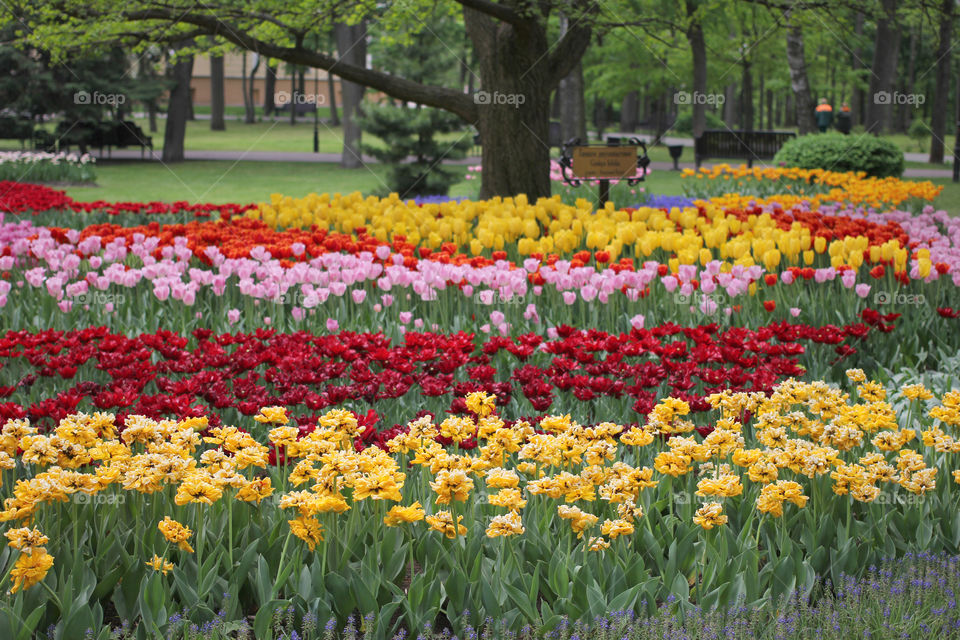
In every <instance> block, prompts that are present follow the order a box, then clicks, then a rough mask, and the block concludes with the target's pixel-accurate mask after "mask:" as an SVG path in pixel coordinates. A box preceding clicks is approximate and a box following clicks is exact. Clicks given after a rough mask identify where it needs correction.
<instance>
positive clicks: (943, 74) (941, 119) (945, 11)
mask: <svg viewBox="0 0 960 640" xmlns="http://www.w3.org/2000/svg"><path fill="white" fill-rule="evenodd" d="M954 11H955V9H954V0H943V4H942V5H941V6H940V40H939V42H938V43H937V70H936V74H935V76H936V80H937V84H936V86H935V87H934V91H933V105H932V113H931V116H930V131H931V139H930V162H937V163H942V162H943V152H944V144H943V137H944V136H945V135H947V107H948V106H949V104H950V75H951V74H950V63H951V62H952V59H953V55H952V49H953V47H952V46H951V45H950V41H951V40H953V21H954V18H955V13H954Z"/></svg>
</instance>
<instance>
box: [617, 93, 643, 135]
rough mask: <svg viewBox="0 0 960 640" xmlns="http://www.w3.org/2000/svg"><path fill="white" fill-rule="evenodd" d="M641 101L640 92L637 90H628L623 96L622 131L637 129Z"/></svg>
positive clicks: (621, 107) (631, 131) (621, 110)
mask: <svg viewBox="0 0 960 640" xmlns="http://www.w3.org/2000/svg"><path fill="white" fill-rule="evenodd" d="M639 102H640V94H639V92H637V91H636V90H633V91H628V92H627V95H625V96H623V103H622V104H621V105H620V131H623V132H624V133H633V132H634V131H636V130H637V109H638V107H639Z"/></svg>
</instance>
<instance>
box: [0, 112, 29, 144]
mask: <svg viewBox="0 0 960 640" xmlns="http://www.w3.org/2000/svg"><path fill="white" fill-rule="evenodd" d="M32 137H33V122H31V121H30V120H27V119H25V118H14V117H10V116H2V117H0V139H2V140H19V141H20V148H21V149H23V148H24V143H25V142H26V141H27V140H30V139H31V138H32Z"/></svg>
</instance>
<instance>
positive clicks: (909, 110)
mask: <svg viewBox="0 0 960 640" xmlns="http://www.w3.org/2000/svg"><path fill="white" fill-rule="evenodd" d="M921 19H923V14H921ZM922 27H923V25H922V23H921V28H922ZM921 35H922V34H921ZM916 79H917V29H916V28H915V27H911V28H910V57H909V58H907V91H906V93H907V95H908V96H910V95H913V91H914V85H915V84H916ZM915 108H916V105H915V104H913V103H911V102H910V101H907V102H904V103H903V104H901V105H899V109H900V113H899V114H898V115H899V116H900V117H899V120H900V122H899V127H898V129H899V130H900V132H906V131H907V129H908V128H909V127H910V123H911V122H912V121H913V115H914V112H915Z"/></svg>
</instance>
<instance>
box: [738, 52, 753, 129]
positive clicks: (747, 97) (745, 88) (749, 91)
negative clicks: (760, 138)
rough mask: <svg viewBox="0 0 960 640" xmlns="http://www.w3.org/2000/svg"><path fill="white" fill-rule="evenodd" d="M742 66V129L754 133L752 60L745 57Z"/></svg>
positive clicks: (741, 62)
mask: <svg viewBox="0 0 960 640" xmlns="http://www.w3.org/2000/svg"><path fill="white" fill-rule="evenodd" d="M740 64H741V65H742V67H743V72H742V74H741V76H740V77H741V78H742V80H741V86H740V128H741V129H743V130H744V131H753V74H752V73H751V72H750V60H748V59H747V58H746V57H744V58H743V59H742V60H741V61H740Z"/></svg>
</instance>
